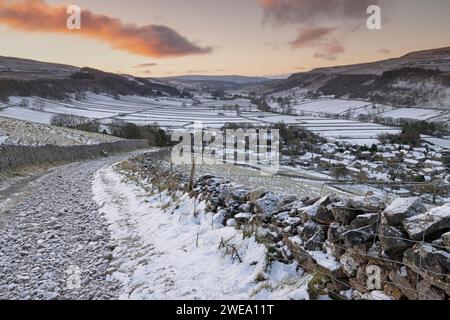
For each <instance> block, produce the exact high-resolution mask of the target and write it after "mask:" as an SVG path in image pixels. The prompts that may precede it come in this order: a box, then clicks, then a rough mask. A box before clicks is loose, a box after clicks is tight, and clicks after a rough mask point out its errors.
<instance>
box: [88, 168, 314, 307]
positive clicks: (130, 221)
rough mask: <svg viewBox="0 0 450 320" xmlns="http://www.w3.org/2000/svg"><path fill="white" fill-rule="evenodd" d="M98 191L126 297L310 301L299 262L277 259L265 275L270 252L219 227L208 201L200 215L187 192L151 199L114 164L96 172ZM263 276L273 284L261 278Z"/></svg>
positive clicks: (199, 206) (114, 275) (95, 188)
mask: <svg viewBox="0 0 450 320" xmlns="http://www.w3.org/2000/svg"><path fill="white" fill-rule="evenodd" d="M93 191H94V199H95V200H96V201H97V202H98V203H99V205H100V206H101V209H100V212H101V213H102V214H104V216H105V218H106V219H107V221H108V222H109V224H110V225H109V229H110V231H111V236H112V241H113V242H115V245H116V249H115V250H114V251H113V260H112V266H113V268H116V271H115V272H114V273H112V275H111V277H112V278H113V279H114V280H119V282H120V283H121V288H120V298H121V299H305V298H308V294H307V291H306V285H307V282H308V280H309V279H310V277H309V276H302V270H299V271H296V269H297V265H296V264H291V265H285V264H282V263H278V262H274V263H272V266H271V267H270V271H268V274H267V273H265V272H264V271H265V255H266V249H265V247H264V246H263V245H260V244H258V243H257V242H256V241H255V240H254V238H253V237H252V238H247V239H245V240H243V239H242V233H241V232H240V231H238V230H236V229H235V228H232V227H223V226H221V224H219V223H213V217H212V216H211V215H210V214H205V213H204V210H203V209H204V203H198V204H197V205H196V212H197V215H196V216H195V215H194V207H193V201H194V200H193V199H190V198H189V197H188V196H187V195H181V197H180V198H179V199H177V200H173V199H172V198H171V197H169V196H168V195H167V194H166V193H164V192H163V193H159V194H155V195H152V196H150V195H149V194H148V192H146V191H145V190H144V189H143V188H142V187H141V186H138V185H137V184H135V183H131V182H125V181H124V176H123V175H121V174H120V173H118V172H117V171H116V170H115V169H114V167H106V168H103V169H102V170H100V171H99V172H97V174H96V176H95V180H94V183H93ZM216 218H218V217H217V216H215V217H214V219H215V220H217V219H216ZM212 224H214V230H213V228H212ZM197 234H198V246H197V245H196V239H197ZM221 238H223V239H227V240H228V239H231V240H230V242H229V243H230V244H231V243H232V244H235V245H236V248H237V249H238V252H239V255H240V257H241V258H242V263H239V262H238V261H233V260H232V258H231V256H230V255H226V254H225V250H224V249H222V250H219V249H218V246H219V243H220V240H221ZM261 274H262V275H265V277H266V278H267V279H268V280H266V281H262V282H257V281H255V279H256V277H257V276H258V275H261Z"/></svg>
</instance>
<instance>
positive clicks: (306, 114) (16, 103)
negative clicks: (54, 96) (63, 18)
mask: <svg viewBox="0 0 450 320" xmlns="http://www.w3.org/2000/svg"><path fill="white" fill-rule="evenodd" d="M24 100H27V101H28V102H26V103H24ZM293 110H294V112H296V113H297V114H298V115H294V116H293V115H283V114H280V113H270V112H261V111H259V110H257V108H256V106H255V105H253V104H251V102H250V100H249V99H242V98H240V99H235V100H213V99H209V98H206V97H197V98H196V99H182V98H170V97H160V98H148V97H140V96H120V98H119V99H114V98H113V97H110V96H107V95H102V94H88V95H87V97H86V98H85V99H83V100H82V101H80V100H75V99H71V100H70V101H65V102H63V101H51V100H46V99H42V98H36V97H33V98H26V99H23V98H20V97H12V98H10V101H9V103H8V104H0V116H3V117H9V118H15V119H21V120H28V121H33V122H38V123H46V124H48V123H50V120H51V118H52V117H53V116H54V115H55V114H70V115H76V116H83V117H88V118H91V119H95V120H96V121H98V122H100V123H101V124H103V125H108V124H110V123H111V122H113V121H117V120H123V121H126V122H131V123H135V124H137V125H152V124H157V125H158V126H160V127H163V128H165V129H168V130H171V129H175V128H181V127H188V126H190V125H192V124H193V123H194V122H202V123H203V126H204V127H209V128H221V127H223V126H224V125H225V124H226V123H235V124H243V123H251V124H258V125H268V124H274V123H279V122H284V123H287V124H296V125H299V126H302V127H305V128H307V129H308V130H311V131H313V132H315V133H317V134H318V135H321V136H323V137H324V138H326V139H328V140H330V141H345V142H348V143H352V144H359V145H367V146H370V145H372V144H374V143H378V136H379V135H381V134H386V133H398V132H399V128H396V127H392V126H384V125H379V124H374V123H365V122H360V121H358V120H355V119H357V118H358V115H361V114H365V115H369V114H370V115H377V116H380V115H388V116H389V117H391V118H392V119H394V118H395V117H398V116H400V115H403V116H408V117H416V118H417V120H427V121H432V120H433V119H444V120H445V119H447V118H446V117H447V116H448V117H450V115H449V114H448V112H447V111H438V110H432V109H417V108H416V109H414V108H413V109H407V110H402V109H394V108H392V107H388V106H382V105H375V106H373V105H372V104H370V103H367V102H363V101H349V100H339V99H320V100H305V101H303V102H299V103H298V104H296V105H295V106H294V107H293ZM400 111H401V112H400ZM331 114H334V115H337V114H339V115H344V114H345V115H349V117H350V119H352V120H343V119H332V118H330V117H329V116H330V115H331ZM429 141H432V142H433V143H438V144H439V145H441V146H443V147H445V146H448V144H449V142H448V141H447V139H438V140H436V139H432V140H429Z"/></svg>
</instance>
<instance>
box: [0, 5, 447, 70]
mask: <svg viewBox="0 0 450 320" xmlns="http://www.w3.org/2000/svg"><path fill="white" fill-rule="evenodd" d="M371 4H378V5H379V6H380V7H381V9H382V18H383V24H382V27H383V29H382V30H374V31H370V30H368V29H367V28H366V19H367V17H368V14H367V13H366V9H367V6H368V5H371ZM69 5H78V6H79V7H81V9H82V10H83V11H82V15H81V27H82V28H81V30H67V29H66V18H67V16H68V15H67V14H66V13H65V8H67V6H69ZM0 39H1V42H0V55H3V56H14V57H22V58H29V59H36V60H42V61H49V62H58V63H66V64H71V65H75V66H89V67H94V68H98V69H102V70H106V71H111V72H120V73H128V74H134V75H139V76H149V77H158V76H173V75H181V74H210V75H218V74H241V75H276V74H290V73H294V72H300V71H306V70H309V69H312V68H316V67H322V66H331V65H342V64H350V63H357V62H367V61H373V60H381V59H386V58H390V57H397V56H400V55H402V54H405V53H407V52H410V51H415V50H422V49H430V48H437V47H446V46H450V1H449V0H429V1H424V0H128V1H123V0H71V1H60V0H46V1H44V0H18V1H16V0H0Z"/></svg>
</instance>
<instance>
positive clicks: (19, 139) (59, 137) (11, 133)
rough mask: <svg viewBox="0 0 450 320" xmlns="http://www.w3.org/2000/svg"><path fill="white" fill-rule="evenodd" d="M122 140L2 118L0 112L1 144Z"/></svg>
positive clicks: (87, 142)
mask: <svg viewBox="0 0 450 320" xmlns="http://www.w3.org/2000/svg"><path fill="white" fill-rule="evenodd" d="M118 140H121V139H119V138H116V137H112V136H108V135H104V134H98V133H90V132H85V131H79V130H72V129H67V128H61V127H55V126H51V125H47V124H41V123H35V122H28V121H22V120H15V119H9V118H2V117H1V114H0V144H13V145H28V146H35V145H45V144H52V145H59V146H68V145H78V144H98V143H103V142H114V141H118Z"/></svg>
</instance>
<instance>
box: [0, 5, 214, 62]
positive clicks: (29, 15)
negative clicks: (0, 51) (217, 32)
mask: <svg viewBox="0 0 450 320" xmlns="http://www.w3.org/2000/svg"><path fill="white" fill-rule="evenodd" d="M66 10H67V8H66V7H64V6H51V5H49V4H47V3H46V2H45V1H44V0H23V1H14V2H12V1H6V0H0V24H3V25H7V26H9V27H10V28H13V29H17V30H22V31H25V32H54V33H65V34H74V35H79V36H83V37H86V38H91V39H97V40H100V41H104V42H106V43H108V44H109V45H110V46H111V47H112V48H115V49H119V50H123V51H127V52H129V53H133V54H138V55H142V56H147V57H156V58H161V57H177V56H185V55H192V54H206V53H210V52H212V48H211V47H201V46H199V45H197V44H195V43H193V42H191V41H189V40H187V39H186V38H184V37H183V36H181V35H180V34H179V33H178V32H177V31H175V30H173V29H172V28H169V27H167V26H164V25H154V24H152V25H146V26H137V25H135V24H127V23H124V22H122V21H121V20H120V19H117V18H112V17H109V16H106V15H99V14H95V13H92V12H90V11H89V10H83V11H82V13H81V30H69V29H67V27H66V20H67V18H68V14H67V13H66Z"/></svg>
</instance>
